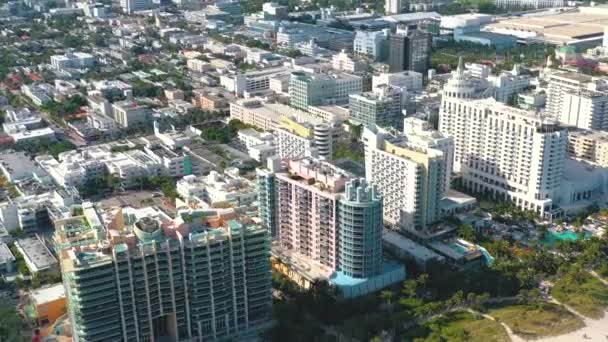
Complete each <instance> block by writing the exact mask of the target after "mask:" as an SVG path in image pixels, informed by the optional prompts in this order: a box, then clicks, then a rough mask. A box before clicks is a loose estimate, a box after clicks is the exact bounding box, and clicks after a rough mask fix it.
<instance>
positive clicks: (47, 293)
mask: <svg viewBox="0 0 608 342" xmlns="http://www.w3.org/2000/svg"><path fill="white" fill-rule="evenodd" d="M30 298H31V299H32V301H33V302H34V303H36V304H37V305H40V304H44V303H49V302H52V301H55V300H58V299H62V298H65V288H64V287H63V284H62V283H58V284H55V285H49V286H46V287H42V288H39V289H36V290H34V291H31V292H30Z"/></svg>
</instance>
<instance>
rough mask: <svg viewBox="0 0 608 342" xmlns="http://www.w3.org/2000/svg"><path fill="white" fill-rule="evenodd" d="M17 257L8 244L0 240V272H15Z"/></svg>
mask: <svg viewBox="0 0 608 342" xmlns="http://www.w3.org/2000/svg"><path fill="white" fill-rule="evenodd" d="M16 266H17V264H16V259H15V256H14V255H13V253H12V252H11V250H10V248H8V246H7V244H6V243H4V242H2V241H0V274H3V273H13V272H15V270H16Z"/></svg>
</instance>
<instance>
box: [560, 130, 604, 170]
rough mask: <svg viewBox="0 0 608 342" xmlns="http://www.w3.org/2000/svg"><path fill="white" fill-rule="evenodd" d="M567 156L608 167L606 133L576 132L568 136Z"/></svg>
mask: <svg viewBox="0 0 608 342" xmlns="http://www.w3.org/2000/svg"><path fill="white" fill-rule="evenodd" d="M568 155H569V156H570V157H571V158H574V159H582V160H585V161H588V162H591V163H594V164H597V165H598V166H602V167H608V132H602V131H586V130H577V131H570V132H569V134H568Z"/></svg>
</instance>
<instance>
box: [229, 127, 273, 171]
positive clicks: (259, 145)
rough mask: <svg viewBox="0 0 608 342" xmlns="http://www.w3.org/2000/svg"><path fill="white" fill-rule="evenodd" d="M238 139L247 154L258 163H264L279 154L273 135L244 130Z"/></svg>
mask: <svg viewBox="0 0 608 342" xmlns="http://www.w3.org/2000/svg"><path fill="white" fill-rule="evenodd" d="M238 139H239V141H240V143H241V144H243V146H245V148H246V149H247V154H248V155H249V156H250V157H251V158H253V159H255V160H256V161H258V162H261V163H264V162H265V161H266V160H267V159H268V158H270V157H273V156H275V155H276V154H277V149H278V147H277V146H276V145H275V138H274V135H272V133H267V132H265V133H260V132H258V131H256V130H254V129H242V130H240V131H239V133H238Z"/></svg>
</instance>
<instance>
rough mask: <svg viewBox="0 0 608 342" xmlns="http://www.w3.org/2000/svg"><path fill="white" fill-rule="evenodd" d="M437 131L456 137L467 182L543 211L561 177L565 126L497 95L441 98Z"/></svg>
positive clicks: (458, 168) (458, 165)
mask: <svg viewBox="0 0 608 342" xmlns="http://www.w3.org/2000/svg"><path fill="white" fill-rule="evenodd" d="M439 131H441V132H442V133H444V134H449V135H451V136H453V137H454V147H455V148H454V171H455V172H458V173H460V174H461V177H462V183H463V186H465V187H466V188H469V189H471V190H472V191H474V192H478V193H486V194H487V195H488V196H491V197H492V198H499V199H504V200H509V201H512V202H514V203H515V204H516V205H518V206H519V207H520V208H522V209H525V210H533V211H535V212H537V213H538V214H540V215H541V216H543V215H544V214H545V213H549V212H550V211H551V210H552V209H554V205H553V201H552V199H553V198H554V197H556V194H557V191H558V190H559V185H560V182H561V181H562V173H563V168H564V159H565V154H566V144H567V139H568V138H567V136H568V134H567V130H566V129H565V128H563V127H561V126H559V125H558V124H557V121H556V120H550V119H545V118H543V117H541V116H538V115H537V114H535V113H534V112H528V111H525V110H519V109H515V108H513V107H508V106H506V105H503V104H500V103H498V102H496V101H495V100H494V99H480V100H469V99H459V98H443V99H442V103H441V111H440V116H439Z"/></svg>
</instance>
